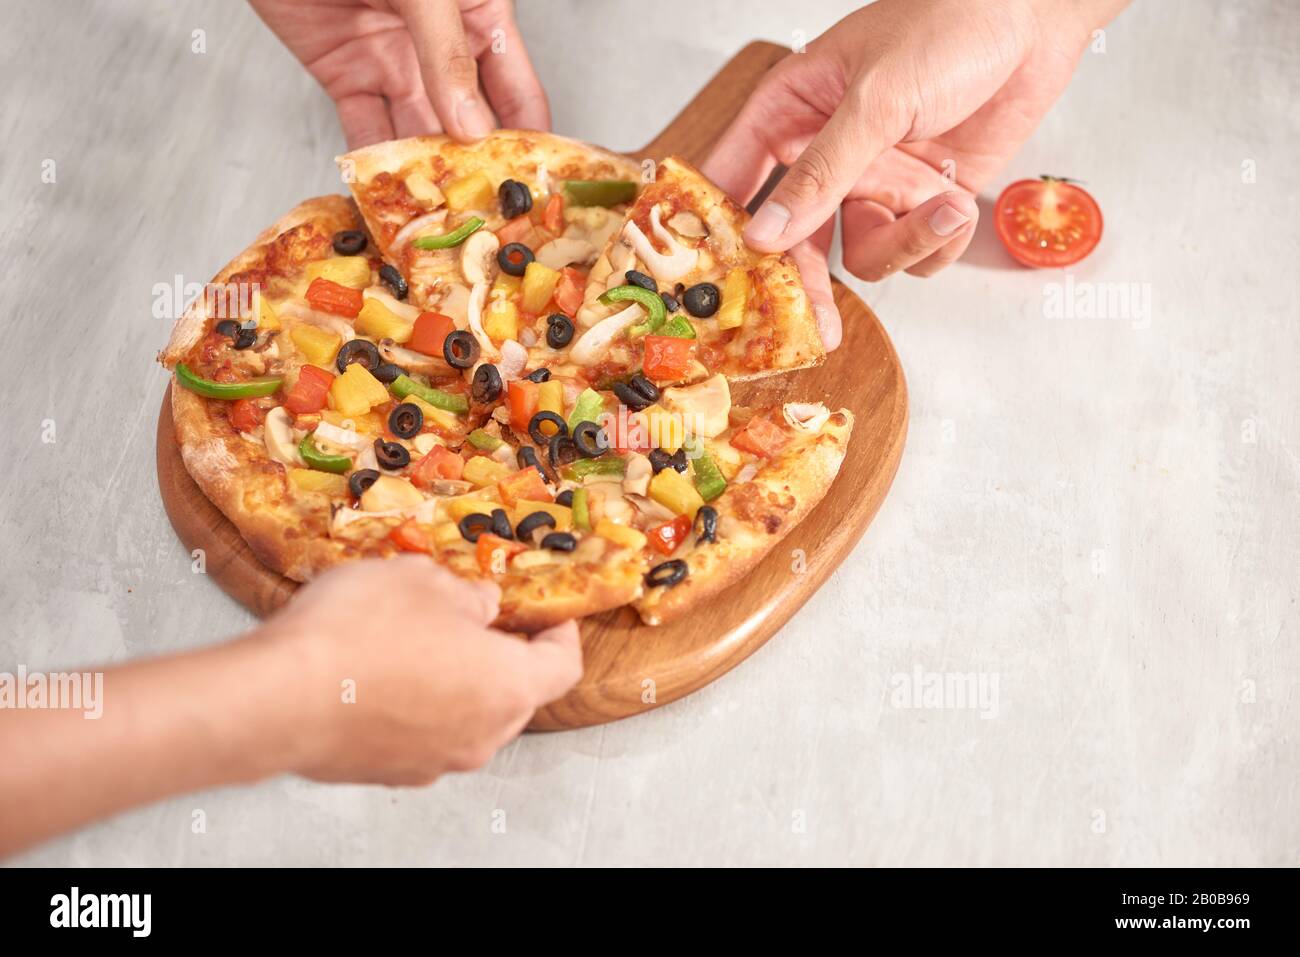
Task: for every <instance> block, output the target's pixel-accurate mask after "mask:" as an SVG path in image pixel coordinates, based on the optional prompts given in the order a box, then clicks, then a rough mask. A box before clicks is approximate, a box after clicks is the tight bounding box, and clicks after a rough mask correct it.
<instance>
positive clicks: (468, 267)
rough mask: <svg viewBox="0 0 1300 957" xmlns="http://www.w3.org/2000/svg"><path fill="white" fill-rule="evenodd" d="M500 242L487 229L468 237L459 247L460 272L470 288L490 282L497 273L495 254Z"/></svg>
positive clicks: (499, 247) (494, 234)
mask: <svg viewBox="0 0 1300 957" xmlns="http://www.w3.org/2000/svg"><path fill="white" fill-rule="evenodd" d="M500 249H501V240H499V239H498V238H497V236H496V233H494V232H492V231H491V230H489V229H480V230H479V231H478V232H476V233H473V234H471V235H470V237H469V239H467V240H465V242H464V243H462V244H461V247H460V271H461V274H462V275H463V276H464V277H465V281H466V282H467V283H469V284H470V285H471V286H476V285H478V284H479V283H481V282H483V283H486V282H491V281H492V280H493V279H494V278H495V277H496V273H497V268H498V267H497V252H498V250H500Z"/></svg>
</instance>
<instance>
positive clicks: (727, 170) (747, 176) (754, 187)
mask: <svg viewBox="0 0 1300 957" xmlns="http://www.w3.org/2000/svg"><path fill="white" fill-rule="evenodd" d="M763 92H764V91H763V88H761V87H760V88H759V90H757V91H755V93H754V95H752V96H751V97H750V98H749V100H748V101H746V103H745V105H744V106H743V107H742V108H741V110H740V114H739V115H738V116H737V117H736V118H735V119H734V120H732V122H731V125H730V126H728V127H727V130H726V132H725V133H723V134H722V136H721V137H720V138H719V139H718V142H717V143H716V144H714V147H713V149H712V150H711V151H710V152H709V156H708V159H706V160H705V161H704V163H703V164H702V165H701V166H700V172H702V173H703V174H704V175H705V176H706V177H708V178H709V179H711V180H713V182H714V183H716V184H717V185H718V186H719V187H721V189H722V191H723V192H724V193H726V194H727V195H728V196H730V197H731V198H732V199H734V200H735V201H736V202H737V203H739V204H740V205H741V206H745V205H746V204H748V203H749V201H750V200H751V199H753V198H754V196H755V194H757V193H758V191H759V190H760V189H762V188H763V184H764V183H766V182H767V178H768V177H769V176H770V175H772V170H773V169H775V168H776V165H777V161H776V157H775V156H773V155H772V152H771V150H769V149H768V147H767V144H766V142H765V140H764V135H763V132H764V130H763V125H762V117H761V116H760V113H761V106H762V100H763Z"/></svg>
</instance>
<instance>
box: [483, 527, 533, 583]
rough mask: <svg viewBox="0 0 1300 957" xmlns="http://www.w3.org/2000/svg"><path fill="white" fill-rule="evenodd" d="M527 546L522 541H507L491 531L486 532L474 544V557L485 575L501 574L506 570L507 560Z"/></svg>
mask: <svg viewBox="0 0 1300 957" xmlns="http://www.w3.org/2000/svg"><path fill="white" fill-rule="evenodd" d="M527 548H528V546H527V545H524V544H522V543H521V542H511V541H507V540H506V539H504V538H497V536H495V535H493V534H492V533H491V532H484V533H483V534H482V535H480V536H479V537H478V542H477V543H476V544H475V546H474V557H475V558H477V559H478V567H479V570H480V571H482V572H483V574H484V575H499V574H501V573H502V572H504V571H505V570H506V562H508V561H510V559H512V558H514V557H515V556H516V555H518V554H519V553H520V552H522V551H525V550H526V549H527Z"/></svg>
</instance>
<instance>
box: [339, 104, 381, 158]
mask: <svg viewBox="0 0 1300 957" xmlns="http://www.w3.org/2000/svg"><path fill="white" fill-rule="evenodd" d="M334 108H335V110H337V111H338V115H339V126H341V127H343V137H344V139H346V140H347V141H348V149H350V150H355V149H360V148H361V147H363V146H369V145H370V144H372V143H382V142H384V140H391V139H392V138H393V121H392V120H391V119H390V118H389V116H388V104H387V103H386V102H384V98H383V97H382V96H379V95H377V94H374V93H353V94H351V95H349V96H344V97H340V98H339V100H338V102H337V103H335V104H334Z"/></svg>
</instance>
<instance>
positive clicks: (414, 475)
mask: <svg viewBox="0 0 1300 957" xmlns="http://www.w3.org/2000/svg"><path fill="white" fill-rule="evenodd" d="M464 471H465V460H464V459H463V458H461V457H460V456H459V455H458V454H457V453H455V452H453V451H452V450H451V449H449V448H447V447H446V446H445V445H435V446H434V447H433V448H432V449H430V450H429V454H428V455H426V456H425V457H424V458H422V459H420V461H418V462H416V463H415V467H414V468H413V469H412V470H411V484H412V485H414V486H415V487H416V488H428V487H429V486H431V485H433V483H434V482H436V481H437V480H438V479H459V478H460V476H461V473H462V472H464Z"/></svg>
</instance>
